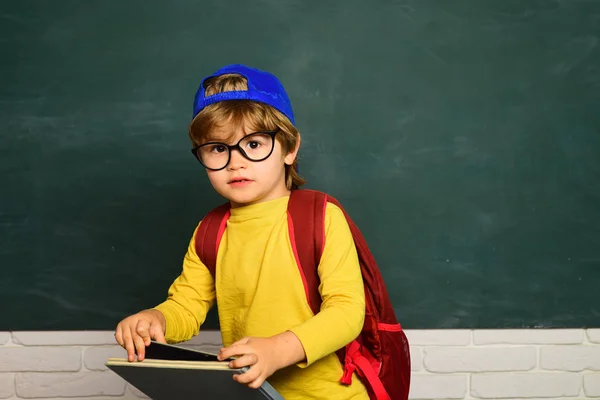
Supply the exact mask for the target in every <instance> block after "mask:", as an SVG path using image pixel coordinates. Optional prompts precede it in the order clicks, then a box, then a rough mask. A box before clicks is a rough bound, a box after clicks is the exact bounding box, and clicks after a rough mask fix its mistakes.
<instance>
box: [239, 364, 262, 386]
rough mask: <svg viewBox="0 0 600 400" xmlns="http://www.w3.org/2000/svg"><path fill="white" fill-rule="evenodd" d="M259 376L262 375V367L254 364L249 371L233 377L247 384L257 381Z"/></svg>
mask: <svg viewBox="0 0 600 400" xmlns="http://www.w3.org/2000/svg"><path fill="white" fill-rule="evenodd" d="M259 377H260V368H258V367H257V366H254V367H252V368H250V369H249V370H248V371H246V372H244V373H243V374H239V375H234V376H233V379H234V380H235V381H236V382H238V383H243V384H245V385H247V384H249V383H252V382H254V381H256V380H257V379H259Z"/></svg>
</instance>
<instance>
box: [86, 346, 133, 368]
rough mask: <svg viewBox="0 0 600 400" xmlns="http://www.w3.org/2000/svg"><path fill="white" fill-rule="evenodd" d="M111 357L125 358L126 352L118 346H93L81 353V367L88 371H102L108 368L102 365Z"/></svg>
mask: <svg viewBox="0 0 600 400" xmlns="http://www.w3.org/2000/svg"><path fill="white" fill-rule="evenodd" d="M111 357H121V358H126V357H127V351H125V349H124V348H122V347H121V346H119V345H116V346H94V347H88V348H87V349H85V350H84V351H83V365H84V366H85V367H86V368H87V369H90V370H94V371H104V370H107V369H108V368H107V367H106V366H105V365H104V364H105V363H106V361H107V360H108V359H109V358H111Z"/></svg>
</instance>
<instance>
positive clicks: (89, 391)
mask: <svg viewBox="0 0 600 400" xmlns="http://www.w3.org/2000/svg"><path fill="white" fill-rule="evenodd" d="M125 386H126V382H125V381H124V380H123V379H121V377H120V376H118V375H116V374H114V373H113V372H112V371H103V372H99V371H94V372H78V373H74V374H73V373H63V372H56V373H52V374H48V373H37V372H31V373H23V374H17V377H16V391H17V395H18V396H19V397H26V398H29V397H78V398H81V397H85V396H121V395H123V394H124V393H125Z"/></svg>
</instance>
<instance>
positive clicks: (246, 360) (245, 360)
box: [229, 353, 258, 368]
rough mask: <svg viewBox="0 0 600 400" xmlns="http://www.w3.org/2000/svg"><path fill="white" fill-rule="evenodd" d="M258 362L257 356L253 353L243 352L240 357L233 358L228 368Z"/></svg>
mask: <svg viewBox="0 0 600 400" xmlns="http://www.w3.org/2000/svg"><path fill="white" fill-rule="evenodd" d="M257 362H258V356H257V355H256V354H254V353H249V354H244V355H243V356H241V357H240V358H236V359H235V360H233V361H231V362H230V363H229V367H230V368H243V367H249V366H251V365H254V364H256V363H257Z"/></svg>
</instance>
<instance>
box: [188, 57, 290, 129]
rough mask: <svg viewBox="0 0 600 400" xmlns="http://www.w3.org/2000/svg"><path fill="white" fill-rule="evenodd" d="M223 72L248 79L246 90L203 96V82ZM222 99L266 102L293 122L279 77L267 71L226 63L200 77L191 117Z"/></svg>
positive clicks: (288, 101) (288, 100)
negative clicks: (202, 77)
mask: <svg viewBox="0 0 600 400" xmlns="http://www.w3.org/2000/svg"><path fill="white" fill-rule="evenodd" d="M224 74H239V75H241V76H243V77H244V78H246V80H247V81H248V90H239V91H232V92H223V93H217V94H213V95H211V96H208V97H205V96H204V91H205V89H204V82H205V81H206V80H207V79H209V78H213V77H216V76H220V75H224ZM224 100H253V101H258V102H260V103H265V104H268V105H270V106H271V107H273V108H275V109H276V110H279V111H280V112H281V113H282V114H283V115H285V116H286V117H287V118H288V119H289V120H290V122H291V123H292V124H294V111H293V110H292V103H291V102H290V99H289V97H288V95H287V93H286V91H285V89H284V88H283V85H282V84H281V82H280V81H279V79H277V77H276V76H275V75H273V74H270V73H268V72H265V71H261V70H259V69H256V68H251V67H248V66H246V65H242V64H231V65H226V66H224V67H222V68H220V69H219V70H218V71H216V72H215V73H213V74H211V75H209V76H207V77H205V78H204V79H202V82H201V83H200V87H199V88H198V91H197V92H196V96H195V98H194V115H193V116H192V118H194V117H196V115H198V113H199V112H200V111H202V109H204V107H206V106H208V105H209V104H213V103H217V102H219V101H224Z"/></svg>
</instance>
